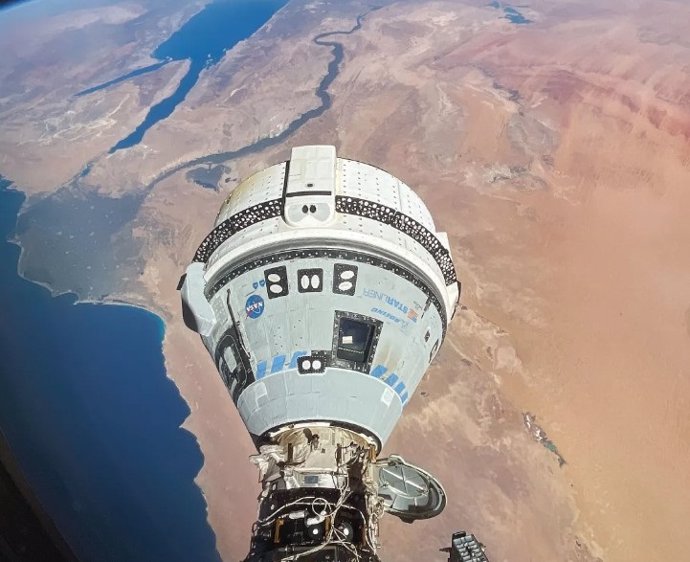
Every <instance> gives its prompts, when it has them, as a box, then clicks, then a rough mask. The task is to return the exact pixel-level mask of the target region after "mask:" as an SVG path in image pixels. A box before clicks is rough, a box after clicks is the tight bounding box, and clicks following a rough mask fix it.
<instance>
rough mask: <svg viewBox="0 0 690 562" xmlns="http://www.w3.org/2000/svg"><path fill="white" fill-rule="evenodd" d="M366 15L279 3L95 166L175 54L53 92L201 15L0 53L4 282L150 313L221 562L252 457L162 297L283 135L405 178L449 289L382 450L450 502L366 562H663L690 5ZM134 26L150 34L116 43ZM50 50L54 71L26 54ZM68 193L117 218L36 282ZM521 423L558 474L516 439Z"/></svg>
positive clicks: (686, 199)
mask: <svg viewBox="0 0 690 562" xmlns="http://www.w3.org/2000/svg"><path fill="white" fill-rule="evenodd" d="M380 4H381V3H378V7H379V9H377V10H375V11H371V9H372V6H370V5H368V4H367V3H365V2H360V1H357V2H351V3H340V2H318V1H312V2H309V1H301V0H294V1H292V2H290V3H289V4H288V5H287V6H286V7H285V8H284V9H282V10H281V11H280V12H279V13H278V14H277V15H276V16H275V17H274V19H273V20H271V22H269V24H268V25H266V26H265V27H264V28H263V29H261V30H260V31H259V32H257V33H256V34H255V35H254V36H253V37H252V38H250V39H249V40H247V41H244V42H242V43H240V44H239V45H238V46H237V47H236V48H235V49H233V50H231V51H230V52H228V53H227V55H226V56H225V58H224V59H223V60H222V61H221V63H220V64H218V65H217V66H215V67H213V68H212V69H210V70H208V71H206V72H205V73H203V74H202V77H201V80H200V82H199V83H198V84H197V85H196V87H195V89H194V90H193V91H192V93H191V94H190V96H189V97H188V98H187V100H186V101H185V102H184V103H183V104H182V105H181V106H179V107H178V108H177V110H176V111H175V113H174V114H173V115H172V116H171V117H170V118H168V119H166V120H165V121H162V122H161V123H159V124H158V125H157V126H156V127H154V128H153V129H151V130H150V131H149V132H148V134H147V135H146V136H145V137H144V140H143V142H142V143H140V144H139V145H137V146H134V147H132V148H130V149H127V150H122V151H118V152H116V153H115V154H113V155H108V154H107V151H108V149H109V148H110V147H111V146H112V145H113V144H114V142H116V141H117V140H119V139H120V138H122V137H123V136H124V135H126V134H127V133H128V132H129V131H130V130H132V129H133V127H134V126H135V125H136V123H138V122H139V121H141V119H142V117H143V115H144V114H145V113H146V109H147V107H148V106H149V105H150V104H151V103H154V100H155V99H158V98H159V97H161V96H164V95H165V92H166V91H168V89H170V88H172V87H173V86H174V84H175V82H176V80H179V76H180V72H182V70H183V64H180V63H176V64H175V65H172V64H171V65H168V66H165V67H163V68H161V69H160V70H158V71H156V72H153V73H150V74H148V75H146V76H141V77H138V78H136V79H134V80H132V81H126V82H123V83H121V84H118V85H117V86H114V87H112V88H109V89H105V90H101V91H99V92H97V93H95V94H92V95H89V96H83V97H79V98H75V97H73V94H74V93H76V92H78V91H80V90H82V89H84V88H87V87H89V86H90V85H93V84H96V83H100V82H103V81H106V80H108V79H111V78H113V77H114V76H117V75H120V74H122V73H123V72H124V71H129V70H131V69H133V68H137V67H139V66H144V65H147V64H151V63H152V61H151V60H150V59H147V58H146V53H149V52H150V51H151V50H152V48H153V47H155V44H156V43H157V42H159V41H160V38H161V36H165V35H166V34H167V33H170V32H171V30H174V29H175V28H176V26H179V25H180V22H181V21H184V19H185V18H187V17H189V16H190V14H191V13H193V12H194V10H196V9H199V7H200V6H201V2H199V3H196V4H193V3H188V4H185V5H184V6H183V7H181V8H180V9H179V10H177V11H174V10H172V9H171V8H165V7H163V6H162V3H161V6H157V7H156V5H155V4H152V5H151V6H153V7H151V6H148V5H147V6H144V5H140V4H138V3H136V2H126V3H123V4H122V5H117V6H116V7H112V6H110V7H107V6H105V7H102V8H98V9H92V10H90V11H80V12H79V14H78V15H79V17H78V18H76V17H73V18H69V19H64V18H63V19H62V20H57V21H56V20H49V21H46V23H45V25H44V26H39V27H38V28H37V31H36V33H35V34H34V35H33V36H32V38H31V40H30V44H29V47H24V48H25V49H28V50H24V51H22V52H21V56H22V57H23V61H26V60H28V59H29V58H31V57H33V60H36V61H42V64H41V65H38V66H36V65H33V66H31V67H29V66H28V65H26V64H24V63H23V62H22V61H20V60H19V52H18V51H16V49H17V48H16V47H7V48H9V49H15V50H14V51H12V50H11V51H5V52H11V53H15V57H14V58H13V57H12V56H9V57H5V58H4V59H3V61H2V62H1V63H0V84H2V86H0V173H1V174H2V175H3V176H6V177H8V178H10V179H12V180H13V181H15V183H16V185H17V186H18V187H19V188H21V189H23V190H26V192H27V193H29V194H30V195H31V196H32V197H31V198H30V199H29V202H28V204H27V208H26V209H25V212H24V215H22V217H21V218H20V226H22V228H21V231H20V232H19V237H20V241H22V242H23V243H24V242H25V243H26V244H25V255H24V257H23V265H24V267H25V273H26V274H27V275H30V276H31V275H33V276H35V277H37V280H39V281H42V282H47V283H49V284H51V286H53V287H54V288H56V290H67V289H69V288H70V287H71V288H73V289H74V288H77V289H78V290H79V293H80V295H81V296H82V297H83V298H86V299H96V300H99V299H100V300H106V301H108V300H123V301H126V302H130V303H135V304H141V305H144V306H147V307H148V308H150V309H152V310H154V311H156V312H158V313H159V314H161V315H162V316H163V317H164V318H165V320H166V322H167V332H166V341H165V353H166V362H167V367H168V373H169V376H170V377H171V378H172V379H173V380H174V381H175V383H176V384H177V386H178V388H179V389H180V391H181V393H182V395H183V396H184V398H185V399H186V400H187V402H188V403H189V405H190V408H191V410H192V414H191V416H190V417H189V418H188V420H187V422H186V424H185V426H186V427H187V428H188V429H189V430H190V431H192V432H193V433H194V435H195V436H196V437H197V439H198V441H199V444H200V446H201V448H202V451H203V453H204V456H205V464H204V467H203V469H202V471H201V472H200V474H199V476H198V483H199V485H200V486H201V488H202V490H203V491H204V494H205V497H206V500H207V503H208V513H209V521H210V522H211V524H212V526H213V528H214V530H215V532H216V535H217V539H218V548H219V551H220V552H221V554H222V555H223V557H224V559H226V560H234V559H238V558H241V557H242V556H243V555H244V554H245V553H246V549H247V546H248V537H249V528H250V525H251V522H252V520H253V514H254V509H255V497H256V494H257V493H258V487H256V488H251V487H249V486H247V484H246V483H247V482H250V481H253V480H254V478H255V474H254V471H253V468H252V467H251V466H250V465H249V462H248V461H247V456H248V455H249V454H251V452H252V445H251V443H250V441H249V438H248V436H246V434H245V432H244V429H243V427H242V424H241V421H240V420H239V417H238V416H237V414H236V412H235V411H234V407H233V405H232V402H231V400H230V398H229V397H228V396H227V395H226V393H225V392H224V389H223V387H222V383H221V381H220V378H219V377H217V376H216V375H215V369H214V367H213V365H212V363H211V361H210V359H209V358H207V357H206V354H205V351H204V350H203V348H202V346H201V345H200V344H199V342H198V340H197V338H196V337H195V335H194V334H191V333H190V332H188V331H186V330H185V329H184V327H183V326H182V325H181V318H180V316H179V305H178V299H179V295H178V294H177V292H176V290H175V288H176V284H177V279H178V277H179V275H180V274H181V272H182V271H183V270H184V267H185V266H186V264H187V262H188V261H189V259H190V258H191V256H192V254H193V252H194V249H195V247H196V245H197V244H198V242H199V241H200V240H201V239H202V238H203V237H204V236H205V234H206V233H207V231H208V229H209V227H210V225H211V223H212V220H213V218H214V217H215V214H216V212H217V209H218V207H219V205H220V203H221V201H222V200H223V199H224V198H225V197H227V195H228V193H229V192H230V191H231V190H232V188H233V187H234V186H235V185H237V183H238V181H239V180H240V179H241V178H242V177H245V176H246V175H248V174H249V173H251V172H252V171H253V170H256V169H258V168H261V167H263V166H265V165H268V164H272V163H275V162H277V161H280V160H281V159H285V158H287V156H288V154H289V149H290V147H291V146H293V145H296V144H307V143H320V144H328V143H332V144H335V145H336V146H337V148H338V151H339V154H341V155H342V156H346V157H348V158H353V159H360V160H364V161H367V162H371V163H374V164H376V165H377V166H380V167H382V168H385V169H387V170H389V171H390V172H391V173H393V174H395V175H396V176H398V177H400V178H402V179H403V180H404V181H406V182H407V183H408V184H409V185H411V186H413V187H414V188H415V190H416V191H417V192H418V193H419V194H420V195H421V196H422V198H423V199H424V200H425V201H426V202H427V204H428V205H429V207H430V209H431V211H432V213H433V215H434V217H435V219H436V223H437V224H438V225H439V226H440V227H441V228H442V229H443V230H447V231H448V233H449V236H450V239H451V245H452V247H453V253H454V257H455V260H456V265H457V268H458V276H459V277H460V279H461V280H462V281H463V289H464V292H463V296H462V303H463V309H462V311H461V312H460V313H459V315H458V317H456V320H455V322H454V324H453V326H452V329H451V330H450V332H449V337H448V338H447V340H446V343H445V345H444V347H443V348H442V352H441V353H440V355H439V358H438V359H437V360H436V362H435V364H434V365H433V367H432V369H431V370H430V372H429V374H428V376H427V377H426V378H425V380H424V381H423V383H422V385H421V386H420V388H419V389H418V392H417V395H416V396H415V397H414V398H413V399H412V401H411V402H410V405H409V407H408V408H407V411H406V414H405V416H404V417H403V420H402V422H401V423H400V425H399V426H398V428H397V429H396V431H395V433H394V435H393V437H392V439H391V441H390V443H389V444H388V446H387V448H386V449H387V451H388V452H391V453H393V452H395V453H399V454H401V455H402V456H404V457H405V458H408V459H409V460H410V461H412V462H419V463H420V464H423V466H424V467H425V468H427V469H428V470H430V471H431V472H433V473H435V474H437V475H438V476H439V477H440V478H441V481H442V482H443V483H444V485H445V487H446V490H447V492H448V495H449V498H450V500H449V505H448V508H447V510H446V512H445V513H444V514H443V515H442V516H441V517H440V518H439V519H436V520H433V521H427V522H420V523H416V524H414V525H412V526H406V525H404V524H402V523H399V522H397V521H395V520H391V519H392V518H388V520H387V521H386V523H385V525H384V529H383V532H382V540H383V543H384V549H383V556H387V557H388V559H390V560H400V561H406V560H409V561H418V560H429V561H431V560H435V559H437V560H441V559H443V555H442V554H440V553H438V552H436V551H437V550H438V548H441V547H443V546H446V544H447V542H448V539H449V537H450V533H451V532H452V531H454V530H456V529H458V528H467V529H470V530H473V531H476V532H477V533H478V535H479V536H480V538H481V540H482V541H483V542H485V543H486V544H487V547H488V554H489V555H490V559H491V560H492V561H493V562H496V561H504V560H505V561H511V562H520V561H525V562H526V561H528V560H564V561H566V560H567V561H583V562H584V561H587V562H589V561H594V560H597V559H601V560H606V561H607V562H631V561H637V560H639V561H643V560H666V559H667V560H682V559H684V557H686V553H687V551H688V549H689V548H690V539H689V538H688V536H687V533H685V528H684V527H685V522H686V521H687V520H688V519H689V518H690V476H689V475H690V449H689V448H688V442H689V439H690V421H689V420H690V417H688V415H687V412H688V410H689V409H690V259H689V254H688V249H687V248H688V241H690V221H688V220H687V217H686V215H687V209H688V208H690V191H688V189H687V186H688V185H690V94H688V92H690V67H689V66H688V62H687V61H688V60H690V41H689V40H688V39H687V22H688V21H690V8H689V7H688V6H687V5H686V4H684V3H683V2H673V1H647V2H627V1H622V0H616V1H614V2H607V3H596V2H592V1H589V0H572V1H560V2H557V3H553V2H545V1H539V0H538V1H535V2H530V3H529V5H528V6H526V7H525V6H520V7H519V10H520V13H521V14H522V15H523V16H524V19H527V20H529V23H514V22H512V21H510V20H509V19H506V12H505V10H504V8H505V6H503V5H502V4H499V3H492V4H491V5H488V4H487V3H486V2H472V1H467V2H462V3H458V2H454V1H432V2H426V1H419V0H418V1H414V2H412V1H409V2H408V1H399V2H392V3H388V2H386V3H383V4H384V5H380ZM147 9H150V11H151V13H150V17H151V21H156V22H157V23H156V25H155V26H154V27H153V29H155V30H156V33H155V34H153V33H139V32H135V31H132V30H131V29H128V27H127V25H126V23H127V21H129V20H128V19H127V18H134V17H138V16H137V14H139V15H140V14H142V13H145V12H146V10H147ZM156 10H158V12H157V11H156ZM166 10H167V11H166ZM162 11H166V13H165V15H162ZM364 14H366V15H365V17H364V19H363V21H362V26H361V29H358V30H357V31H355V32H353V33H351V34H348V35H346V34H341V35H338V36H331V38H330V40H332V41H337V42H339V43H340V44H342V46H343V52H344V58H343V61H342V62H341V63H340V66H339V68H338V70H339V72H338V73H337V76H335V79H334V81H333V82H332V84H330V85H329V87H328V92H329V95H330V101H331V105H330V107H328V108H327V109H326V110H324V111H323V112H322V113H321V114H319V115H318V116H316V117H314V118H310V119H308V120H306V121H305V122H303V123H301V124H300V126H299V127H298V128H297V129H296V130H295V131H294V132H291V133H290V134H289V135H285V138H283V137H281V134H284V131H286V130H288V129H289V126H290V124H291V123H293V122H295V121H296V120H298V119H299V118H300V116H301V115H304V114H305V113H307V112H309V111H310V110H312V109H314V108H318V107H319V106H321V105H322V102H323V100H321V99H320V98H319V97H318V96H316V91H317V89H318V88H319V85H320V84H322V81H323V79H324V77H325V76H326V75H327V73H328V65H329V62H330V61H331V60H332V59H333V53H332V50H331V48H330V47H327V46H323V45H319V44H318V43H315V42H314V38H315V37H317V36H318V35H319V34H322V33H326V32H332V31H347V30H351V29H353V26H355V23H356V18H357V16H359V15H364ZM55 17H57V16H55ZM156 18H157V19H156ZM20 23H21V22H20ZM102 26H105V27H102ZM15 28H16V30H17V31H15V35H12V34H11V33H10V34H8V33H5V32H3V33H2V34H0V37H1V39H0V44H1V45H2V46H3V48H5V47H6V46H7V45H11V44H19V43H20V41H18V38H19V36H20V34H21V33H22V31H21V29H22V28H21V25H20V24H16V25H15ZM106 28H107V29H108V30H109V32H108V33H107V34H104V33H101V34H100V37H101V40H100V41H99V42H98V43H96V42H95V41H94V48H93V50H92V51H91V52H89V54H88V57H87V56H86V54H85V53H84V52H82V51H79V52H74V53H72V55H71V57H72V58H70V57H66V56H64V53H65V51H64V49H66V48H67V47H68V46H69V41H70V40H72V41H73V40H75V39H74V37H75V36H76V37H87V36H89V37H90V36H92V34H95V33H98V32H99V30H100V31H102V30H103V29H106ZM80 33H81V34H82V35H79V34H80ZM65 34H67V39H65V37H66V35H65ZM69 37H72V39H69ZM58 47H59V48H62V49H63V51H62V56H57V54H56V55H55V56H54V57H53V58H52V59H50V58H46V52H49V51H50V50H52V51H51V52H55V53H57V52H58V51H59V49H58ZM12 61H15V62H12ZM17 61H18V62H17ZM46 84H50V87H48V86H46ZM271 138H276V139H277V140H276V141H269V142H264V143H263V144H259V145H256V144H255V143H257V141H260V142H261V140H262V139H271ZM245 147H254V148H251V150H245V151H243V149H244V148H245ZM218 154H220V155H221V156H213V155H218ZM87 164H90V168H89V172H88V174H85V175H83V176H80V173H81V172H82V170H84V167H85V166H86V165H87ZM207 164H208V165H213V166H222V169H220V170H219V174H218V178H219V179H218V183H217V186H216V187H217V190H212V189H205V188H202V187H200V186H199V185H198V184H197V183H195V182H194V179H193V177H190V176H189V172H190V170H194V169H197V168H199V167H203V166H205V165H207ZM127 198H130V199H127ZM121 199H127V200H128V201H131V205H130V206H125V208H121V207H120V206H118V205H120V202H119V200H121ZM85 201H86V202H91V201H94V203H93V204H94V205H95V206H96V208H97V209H101V208H102V209H104V211H103V212H104V213H105V212H106V211H111V210H112V220H111V221H110V222H107V221H106V223H107V225H110V226H103V227H102V228H104V229H105V230H103V232H102V238H101V239H100V240H107V241H109V242H110V243H109V244H105V243H104V242H102V241H101V242H100V243H99V245H98V246H93V249H92V250H90V251H89V252H86V253H85V254H84V255H82V256H81V258H80V261H79V262H75V263H74V264H72V267H70V268H63V267H62V265H61V264H64V262H61V261H57V260H56V261H55V262H54V263H52V265H51V264H50V263H49V264H48V265H49V266H50V267H43V268H42V270H41V271H37V270H36V268H35V261H34V265H33V266H32V260H36V261H38V260H39V256H42V255H43V254H45V253H46V252H47V250H46V247H45V245H49V247H50V252H55V251H56V249H57V251H71V250H74V251H80V248H84V245H83V241H84V238H85V237H88V236H89V233H90V232H91V230H90V229H89V228H88V224H86V222H84V221H81V222H80V221H79V219H78V217H79V216H81V215H82V213H80V212H74V213H73V215H71V216H74V217H76V218H73V219H71V220H69V221H65V224H64V225H63V227H61V229H57V228H54V226H55V222H54V221H52V222H51V221H48V222H50V224H47V225H46V221H45V220H42V217H46V216H47V217H50V216H51V215H50V214H49V212H52V211H51V210H52V209H55V208H56V205H58V204H60V205H63V206H64V208H65V209H73V210H74V209H77V210H78V209H79V208H80V207H79V206H80V205H86V204H85V203H84V202H85ZM84 208H88V205H86V206H85V207H84ZM46 213H48V214H46ZM84 216H86V217H90V216H91V215H90V214H89V213H85V214H84ZM51 220H52V219H51ZM92 220H95V219H92ZM41 225H46V227H45V228H42V229H39V226H41ZM68 229H72V230H70V231H68ZM108 229H110V230H108ZM60 233H62V234H60ZM70 236H74V238H70ZM70 240H72V241H71V242H70ZM104 254H105V255H104ZM40 261H41V262H45V261H46V260H45V259H41V260H40ZM32 267H34V269H33V270H32ZM32 271H34V273H33V274H32ZM527 412H529V413H530V415H536V416H537V418H538V421H539V427H540V428H541V429H542V431H543V432H545V434H548V438H549V440H551V443H553V444H554V446H555V447H557V451H558V453H559V454H560V455H562V458H563V459H565V460H566V463H565V464H563V465H562V466H560V463H559V457H558V456H557V455H556V454H554V452H553V451H550V450H549V449H548V448H546V447H544V446H543V443H540V442H538V441H539V440H535V439H534V434H533V432H531V431H530V430H529V428H527V427H526V426H525V422H524V420H525V418H524V415H525V414H526V413H527Z"/></svg>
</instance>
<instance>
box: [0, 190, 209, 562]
mask: <svg viewBox="0 0 690 562" xmlns="http://www.w3.org/2000/svg"><path fill="white" fill-rule="evenodd" d="M7 185H8V182H6V181H4V180H2V179H1V178H0V311H1V314H0V357H2V360H1V361H0V430H2V432H3V433H5V434H6V436H7V438H8V440H9V442H10V444H11V446H12V448H13V451H14V453H15V455H16V457H17V459H18V460H19V463H20V464H21V466H22V468H23V470H24V471H25V473H26V477H27V478H28V480H29V482H30V483H31V485H32V486H33V487H34V489H35V492H36V494H37V495H38V497H39V498H40V500H41V502H42V503H43V505H44V507H45V509H46V511H47V512H48V513H49V514H50V515H51V516H52V518H53V519H54V521H55V523H56V524H57V526H58V528H59V530H60V531H61V532H62V534H63V535H64V536H65V538H66V540H67V541H68V543H69V544H70V545H71V546H72V548H73V549H74V551H75V552H76V554H77V556H78V557H79V558H80V559H82V560H83V561H86V562H88V561H98V562H101V561H108V560H113V561H118V562H119V561H130V560H132V561H134V560H136V561H166V562H170V561H180V562H188V561H191V560H194V561H205V560H212V561H219V557H218V555H217V553H216V550H215V536H214V534H213V532H212V530H211V529H210V527H209V526H208V524H207V521H206V511H205V510H206V504H205V501H204V499H203V496H202V494H201V491H200V490H199V488H198V487H197V486H196V485H195V484H194V482H193V480H194V477H195V476H196V475H197V473H198V472H199V469H200V468H201V466H202V464H203V457H202V455H201V452H200V450H199V447H198V445H197V443H196V440H195V439H194V437H193V436H192V435H191V434H190V433H188V432H187V431H185V430H182V429H180V428H179V426H180V424H181V423H182V422H183V421H184V419H185V418H186V417H187V415H188V414H189V408H188V407H187V405H186V403H185V402H184V401H183V400H182V398H181V397H180V395H179V393H178V391H177V389H176V387H175V385H174V384H173V383H172V382H171V381H170V380H169V379H168V378H166V373H165V369H164V366H163V355H162V349H161V341H162V337H163V333H164V325H163V323H162V322H161V320H160V319H159V318H158V317H157V316H155V315H153V314H150V313H148V312H146V311H144V310H141V309H136V308H131V307H126V306H106V305H96V304H77V305H75V297H74V296H72V295H63V296H60V297H57V298H52V297H51V296H50V294H49V293H48V291H47V290H46V289H43V288H41V287H39V286H38V285H35V284H32V283H29V282H27V281H25V280H23V279H22V278H20V277H19V276H18V275H17V260H18V257H19V248H18V247H17V246H16V245H14V244H10V243H8V242H6V239H7V238H8V237H11V235H12V231H13V229H14V225H15V222H16V216H17V212H18V210H19V207H20V206H21V204H22V201H23V196H22V195H21V194H20V193H18V192H16V191H11V190H8V189H6V187H7Z"/></svg>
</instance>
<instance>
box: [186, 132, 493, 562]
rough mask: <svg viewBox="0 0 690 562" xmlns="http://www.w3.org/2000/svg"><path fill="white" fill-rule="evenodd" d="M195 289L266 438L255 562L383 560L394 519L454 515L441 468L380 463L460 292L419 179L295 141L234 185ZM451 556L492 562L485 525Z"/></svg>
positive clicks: (241, 405) (196, 307) (190, 272)
mask: <svg viewBox="0 0 690 562" xmlns="http://www.w3.org/2000/svg"><path fill="white" fill-rule="evenodd" d="M180 290H181V296H182V311H183V317H184V320H185V323H186V324H187V326H188V327H190V328H191V329H192V330H194V331H196V332H197V333H199V334H200V336H201V340H202V342H203V344H204V345H205V347H206V349H207V350H208V352H209V353H210V355H211V357H212V359H213V361H214V362H215V364H216V366H217V369H218V372H219V374H220V376H221V378H222V380H223V383H224V384H225V386H226V388H227V390H228V392H229V394H230V396H231V397H232V400H233V401H234V403H235V405H236V407H237V410H238V412H239V414H240V417H241V418H242V420H243V422H244V424H245V426H246V428H247V431H248V432H249V434H250V436H251V438H252V440H253V441H254V444H255V446H256V448H257V454H255V455H253V456H252V457H251V458H250V460H251V461H252V462H253V463H254V464H255V465H256V466H257V469H258V471H259V478H260V482H261V493H260V496H259V500H258V510H257V518H256V522H255V523H254V525H253V527H252V535H251V542H250V551H249V554H248V555H247V558H246V559H245V562H264V561H265V562H268V561H279V560H280V561H287V560H301V561H314V562H336V561H342V562H344V561H347V562H350V561H352V562H354V561H359V562H378V561H379V557H378V554H377V551H378V548H379V521H380V519H381V517H382V516H383V515H384V514H385V513H389V514H392V515H394V516H397V517H399V518H400V519H402V520H404V521H407V522H412V521H414V520H417V519H428V518H430V517H434V516H436V515H438V514H439V513H441V511H442V510H443V509H444V506H445V504H446V493H445V491H444V489H443V487H442V485H441V483H440V482H439V481H438V480H437V479H436V478H435V477H434V476H432V475H431V474H430V473H429V472H427V471H425V470H424V469H422V468H420V467H417V466H415V465H413V464H412V463H410V462H407V461H406V460H405V459H403V458H402V457H400V456H397V455H391V456H389V457H386V458H380V457H379V454H380V453H381V449H382V447H383V446H384V445H385V443H386V441H387V439H388V438H389V436H390V434H391V432H392V431H393V429H394V428H395V425H396V424H397V422H398V420H399V419H400V417H401V416H402V415H403V411H404V409H405V406H406V405H407V404H408V403H409V401H410V398H411V397H412V395H413V393H414V391H415V389H416V388H417V386H418V384H419V382H420V380H421V378H422V377H423V375H424V373H425V372H426V370H427V368H428V367H429V365H430V363H431V361H432V360H433V359H434V356H435V355H436V353H437V352H438V350H439V347H440V346H441V344H442V343H443V340H444V337H445V335H446V331H447V328H448V324H449V322H450V321H451V319H452V318H453V315H454V313H455V310H456V307H457V304H458V298H459V295H460V283H459V282H458V279H457V277H456V272H455V266H454V264H453V260H452V257H451V253H450V245H449V242H448V236H447V235H446V234H445V233H443V232H438V231H437V230H436V227H435V225H434V221H433V219H432V217H431V214H430V213H429V210H428V209H427V207H426V206H425V205H424V203H423V202H422V200H421V199H420V198H419V197H418V196H417V194H415V193H414V191H413V190H412V189H411V188H410V187H409V186H407V185H406V184H405V183H403V182H402V181H401V180H399V179H397V178H396V177H394V176H392V175H391V174H389V173H388V172H386V171H384V170H381V169H379V168H377V167H374V166H372V165H369V164H365V163H363V162H359V161H355V160H349V159H345V158H339V157H337V156H336V149H335V147H333V146H325V145H315V146H300V147H295V148H293V149H292V152H291V155H290V159H289V160H288V161H286V162H282V163H279V164H276V165H274V166H270V167H268V168H266V169H264V170H262V171H259V172H257V173H255V174H254V175H252V176H250V177H249V178H248V179H246V180H244V181H243V182H242V183H240V184H239V186H238V187H237V188H236V189H234V190H233V192H232V193H231V195H230V196H229V197H228V198H227V199H226V200H225V202H224V203H223V205H222V206H221V209H220V212H219V214H218V216H217V218H216V221H215V224H214V227H213V229H212V230H211V231H210V233H209V234H208V236H206V238H205V239H204V240H203V241H202V242H201V245H200V246H199V248H198V250H197V251H196V254H195V255H194V258H193V261H192V263H191V264H190V265H189V266H188V267H187V269H186V272H185V274H184V275H183V276H182V279H181V283H180ZM445 551H446V552H448V554H449V560H451V561H453V562H454V561H456V560H458V561H459V560H462V561H471V562H484V561H486V557H485V556H484V553H483V547H482V546H481V544H480V543H479V542H478V541H477V540H476V539H475V537H474V536H473V535H471V534H469V535H468V534H466V533H462V532H460V533H456V534H455V535H453V538H452V544H451V547H450V548H446V549H445Z"/></svg>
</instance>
